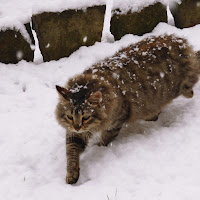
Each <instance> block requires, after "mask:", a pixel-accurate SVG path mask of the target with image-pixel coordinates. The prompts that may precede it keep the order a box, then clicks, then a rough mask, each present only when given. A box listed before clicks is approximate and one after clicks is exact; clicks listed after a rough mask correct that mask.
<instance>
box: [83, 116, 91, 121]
mask: <svg viewBox="0 0 200 200" xmlns="http://www.w3.org/2000/svg"><path fill="white" fill-rule="evenodd" d="M88 119H90V116H87V117H83V118H82V120H83V121H86V120H88Z"/></svg>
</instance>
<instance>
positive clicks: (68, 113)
mask: <svg viewBox="0 0 200 200" xmlns="http://www.w3.org/2000/svg"><path fill="white" fill-rule="evenodd" d="M199 74H200V65H199V61H198V59H197V56H196V54H195V52H194V51H193V50H192V47H191V46H189V45H188V43H187V41H186V39H184V38H179V37H177V36H175V35H161V36H158V37H155V36H151V37H148V38H146V39H144V40H142V41H140V42H138V43H136V44H133V45H130V46H128V47H126V48H124V49H122V50H120V51H119V52H117V53H116V54H115V55H114V56H112V57H110V58H106V59H105V60H103V61H101V62H99V63H96V64H94V65H93V66H92V67H90V68H88V69H86V70H85V71H84V72H83V73H82V74H80V75H77V76H75V77H73V78H71V79H70V80H69V81H68V82H67V84H66V86H65V87H60V86H56V89H57V91H58V94H59V96H60V97H59V103H58V105H57V107H56V112H55V113H56V118H57V120H58V122H59V124H60V125H61V126H63V127H64V128H66V130H67V134H66V154H67V176H66V182H67V183H68V184H73V183H76V182H77V180H78V178H79V155H80V153H81V152H83V151H84V150H85V148H86V146H87V144H88V141H89V140H90V138H92V137H93V136H94V135H95V134H96V133H99V132H101V138H100V141H99V145H103V146H106V145H108V144H109V142H110V141H112V140H113V139H114V138H115V137H116V136H117V135H118V133H119V131H120V129H121V127H122V125H123V124H124V122H126V123H133V122H134V121H135V120H137V119H142V120H156V119H157V118H158V115H159V113H160V112H161V110H162V109H163V107H165V106H166V105H167V104H169V103H171V102H172V100H173V99H175V98H176V97H178V96H179V95H183V96H185V97H187V98H191V97H192V96H193V89H192V88H193V86H194V84H195V83H196V82H197V81H198V75H199Z"/></svg>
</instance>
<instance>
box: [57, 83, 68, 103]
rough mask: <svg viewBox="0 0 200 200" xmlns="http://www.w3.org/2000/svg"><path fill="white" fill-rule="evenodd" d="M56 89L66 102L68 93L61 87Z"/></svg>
mask: <svg viewBox="0 0 200 200" xmlns="http://www.w3.org/2000/svg"><path fill="white" fill-rule="evenodd" d="M56 89H57V91H58V93H59V94H60V95H62V96H63V97H64V98H65V99H66V100H67V99H68V93H69V91H68V90H67V89H65V88H63V87H60V86H58V85H56Z"/></svg>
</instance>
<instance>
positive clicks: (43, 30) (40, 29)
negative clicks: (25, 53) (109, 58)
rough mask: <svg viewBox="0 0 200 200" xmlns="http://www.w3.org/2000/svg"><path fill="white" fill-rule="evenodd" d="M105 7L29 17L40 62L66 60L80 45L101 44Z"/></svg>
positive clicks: (46, 13)
mask: <svg viewBox="0 0 200 200" xmlns="http://www.w3.org/2000/svg"><path fill="white" fill-rule="evenodd" d="M105 9H106V7H105V6H94V7H90V8H87V9H86V10H66V11H64V12H62V13H52V12H51V13H48V12H45V13H41V14H38V15H34V16H33V17H32V21H33V27H34V30H35V31H36V33H37V37H38V40H39V47H40V50H41V53H42V55H43V58H44V61H50V60H58V59H60V58H63V57H68V56H69V55H71V54H72V53H73V52H74V51H76V50H77V49H79V48H80V47H81V46H90V45H93V44H94V43H95V42H96V41H101V35H102V30H103V23H104V14H105Z"/></svg>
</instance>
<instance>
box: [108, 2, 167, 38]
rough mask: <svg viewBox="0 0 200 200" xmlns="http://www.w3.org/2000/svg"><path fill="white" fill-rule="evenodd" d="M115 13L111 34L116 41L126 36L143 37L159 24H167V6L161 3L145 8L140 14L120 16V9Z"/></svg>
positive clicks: (129, 13)
mask: <svg viewBox="0 0 200 200" xmlns="http://www.w3.org/2000/svg"><path fill="white" fill-rule="evenodd" d="M116 11H117V12H116ZM113 13H114V14H113V16H112V18H111V33H112V34H113V35H114V37H115V39H116V40H119V39H120V38H121V37H122V36H124V35H126V34H134V35H140V36H141V35H143V34H145V33H148V32H151V31H152V30H153V29H154V27H155V26H156V25H157V24H158V23H159V22H167V10H166V6H164V5H163V4H162V3H160V2H158V3H156V4H154V5H150V6H148V7H145V8H143V9H142V10H141V11H140V12H134V13H132V12H131V11H129V12H127V14H120V9H118V10H115V11H114V12H113Z"/></svg>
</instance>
